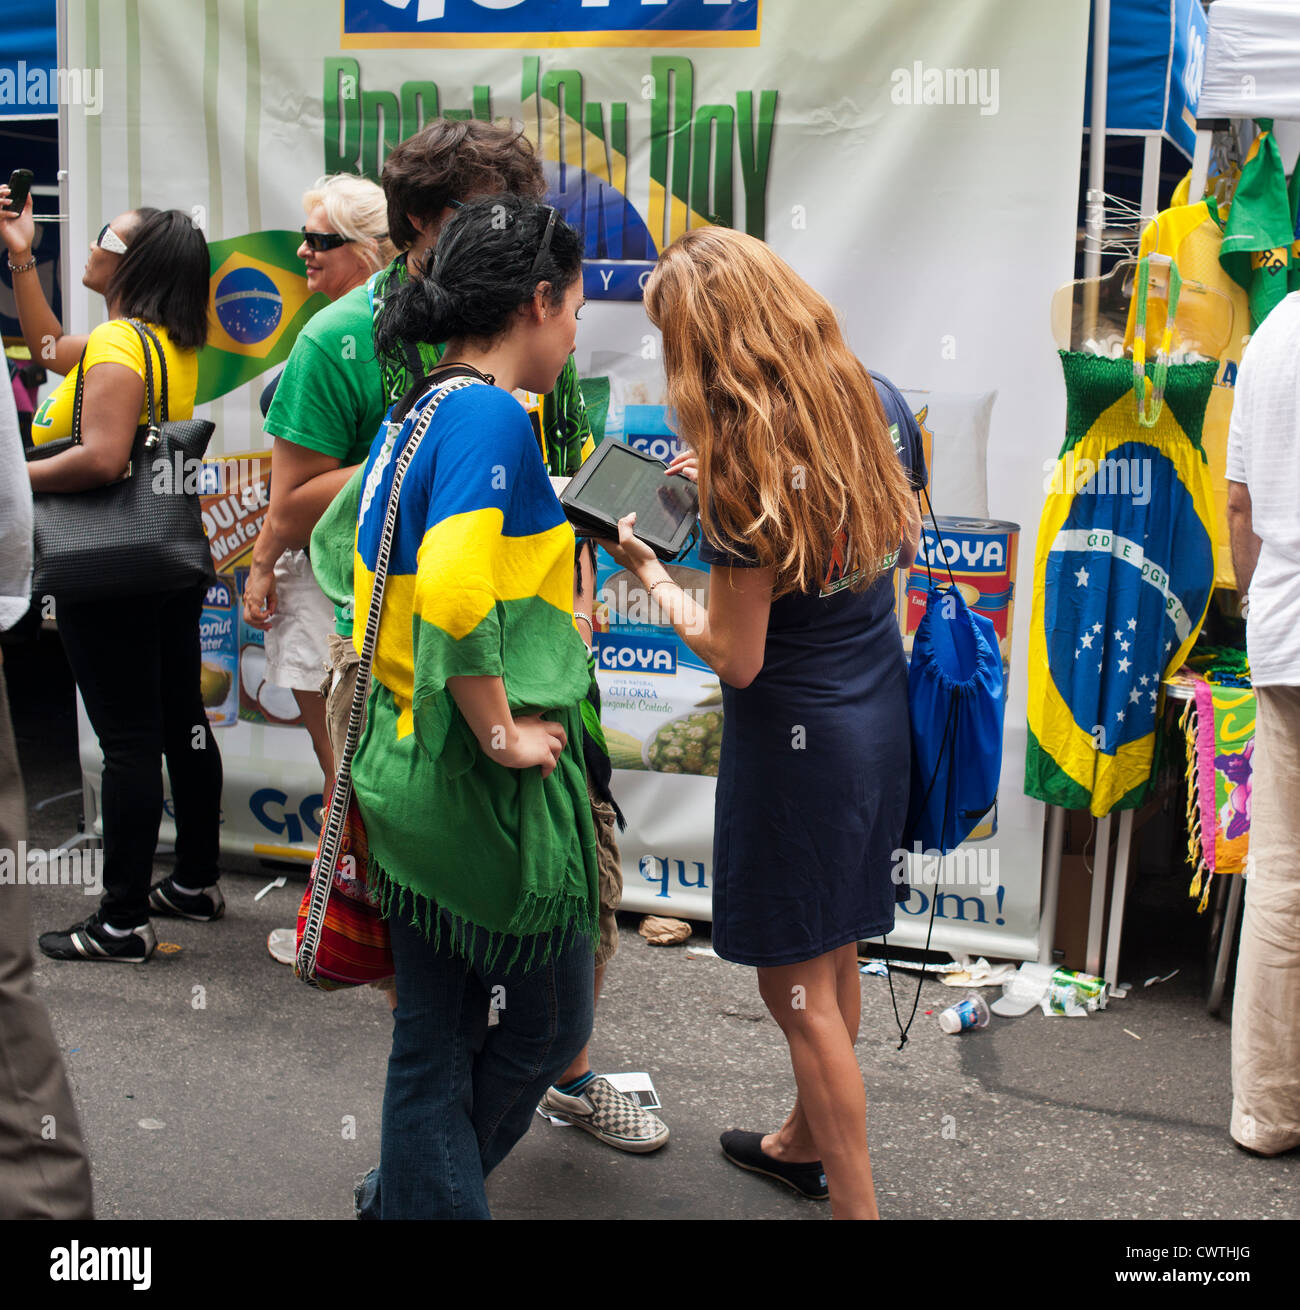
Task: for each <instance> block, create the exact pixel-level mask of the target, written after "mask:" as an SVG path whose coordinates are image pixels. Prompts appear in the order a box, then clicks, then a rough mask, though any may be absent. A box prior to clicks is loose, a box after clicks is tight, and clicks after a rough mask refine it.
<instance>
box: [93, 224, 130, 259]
mask: <svg viewBox="0 0 1300 1310" xmlns="http://www.w3.org/2000/svg"><path fill="white" fill-rule="evenodd" d="M95 244H96V245H97V246H98V247H99V248H100V249H101V250H107V251H108V253H109V254H110V255H125V254H126V242H125V241H123V240H122V238H121V237H120V236H118V235H117V233H116V232H114V231H113V229H112V228H111V227H109V225H108V224H107V223H105V224H104V226H103V227H101V228H100V229H99V235H98V236H97V237H96V238H95Z"/></svg>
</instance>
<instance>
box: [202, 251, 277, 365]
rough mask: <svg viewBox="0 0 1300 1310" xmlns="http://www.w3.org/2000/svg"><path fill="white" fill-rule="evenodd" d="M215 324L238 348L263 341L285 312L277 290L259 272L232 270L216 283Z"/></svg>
mask: <svg viewBox="0 0 1300 1310" xmlns="http://www.w3.org/2000/svg"><path fill="white" fill-rule="evenodd" d="M213 304H214V306H215V308H216V311H217V321H218V322H219V323H220V324H221V326H222V327H223V328H224V329H225V330H226V332H227V333H228V334H229V335H230V337H231V338H232V340H235V341H238V342H239V343H240V344H241V345H245V346H250V345H254V344H256V343H257V342H259V341H264V340H266V338H267V337H269V336H270V335H271V333H272V332H274V331H275V329H276V327H277V326H278V325H279V322H280V316H281V315H282V314H283V313H284V302H283V301H282V300H281V298H280V289H279V288H278V287H277V286H276V285H275V283H274V282H273V281H272V280H271V279H270V278H269V277H268V276H267V275H266V274H265V273H263V272H262V271H261V270H260V269H256V268H236V269H232V270H231V271H230V272H229V273H227V274H226V276H225V277H223V278H222V279H221V281H220V282H218V283H217V293H216V295H215V296H214V297H213Z"/></svg>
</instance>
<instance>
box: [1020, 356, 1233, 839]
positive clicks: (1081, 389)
mask: <svg viewBox="0 0 1300 1310" xmlns="http://www.w3.org/2000/svg"><path fill="white" fill-rule="evenodd" d="M1061 360H1062V364H1063V366H1064V369H1065V384H1066V395H1067V417H1066V437H1065V442H1064V444H1063V446H1062V447H1061V452H1060V455H1059V457H1058V459H1057V463H1056V466H1055V469H1054V470H1053V472H1052V474H1051V481H1050V489H1049V491H1048V496H1047V503H1046V504H1045V505H1044V507H1043V514H1042V518H1041V520H1040V522H1039V525H1038V546H1037V550H1036V552H1035V558H1034V597H1033V620H1032V627H1031V633H1030V647H1029V685H1028V713H1029V746H1028V751H1027V755H1026V759H1025V792H1026V794H1027V795H1029V796H1033V797H1036V798H1037V799H1039V800H1043V801H1046V802H1048V803H1049V804H1051V805H1061V806H1064V807H1066V808H1068V809H1090V810H1091V811H1092V813H1093V814H1095V815H1103V814H1108V813H1110V811H1111V810H1115V809H1133V808H1136V807H1137V806H1139V805H1141V804H1142V803H1143V801H1144V800H1145V798H1146V794H1147V791H1148V789H1149V786H1150V781H1151V770H1152V765H1153V763H1154V757H1155V729H1156V712H1157V709H1158V706H1159V699H1160V684H1161V680H1162V679H1163V677H1164V676H1165V674H1166V673H1167V672H1168V671H1170V670H1173V669H1177V668H1178V667H1179V665H1181V664H1182V662H1183V660H1184V658H1185V657H1186V655H1187V653H1188V651H1190V650H1191V648H1192V645H1193V643H1194V642H1195V641H1196V636H1197V633H1198V632H1199V631H1200V628H1201V624H1202V622H1203V621H1204V619H1205V614H1206V611H1207V609H1208V608H1209V603H1210V595H1211V592H1212V590H1213V586H1214V538H1213V526H1212V525H1213V521H1214V520H1213V514H1214V498H1213V492H1212V489H1211V485H1210V474H1209V466H1208V464H1207V463H1206V458H1205V453H1204V451H1203V450H1202V449H1201V423H1202V420H1203V419H1204V416H1205V408H1206V404H1207V403H1208V401H1209V397H1210V389H1211V387H1212V386H1213V384H1214V377H1215V374H1216V372H1217V370H1218V363H1217V361H1214V360H1209V361H1207V362H1204V363H1196V364H1175V365H1171V366H1169V369H1168V377H1167V381H1166V384H1165V394H1164V405H1163V407H1162V408H1161V409H1160V411H1159V414H1158V416H1157V418H1156V420H1155V424H1154V426H1151V427H1144V426H1142V425H1141V423H1140V422H1139V420H1138V411H1137V401H1136V396H1135V391H1134V386H1133V362H1132V360H1130V359H1109V358H1106V357H1105V356H1100V355H1089V354H1081V353H1075V352H1070V351H1062V352H1061ZM1152 368H1154V365H1148V376H1150V373H1151V370H1152Z"/></svg>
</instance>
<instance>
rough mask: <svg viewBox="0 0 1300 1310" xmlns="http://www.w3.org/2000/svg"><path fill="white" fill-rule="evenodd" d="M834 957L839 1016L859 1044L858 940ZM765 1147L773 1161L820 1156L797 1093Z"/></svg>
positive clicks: (800, 1161)
mask: <svg viewBox="0 0 1300 1310" xmlns="http://www.w3.org/2000/svg"><path fill="white" fill-rule="evenodd" d="M831 956H832V958H833V959H834V960H835V967H836V974H835V979H836V989H835V995H836V1000H837V1002H838V1004H839V1010H840V1016H841V1017H842V1018H843V1020H844V1026H845V1028H847V1029H848V1032H849V1036H850V1037H851V1038H852V1040H853V1042H854V1043H855V1044H856V1042H857V1040H858V1026H859V1023H860V1021H861V1018H862V975H861V974H860V973H859V972H858V947H857V943H856V942H849V944H848V945H847V946H841V947H840V948H839V949H838V950H836V951H832V952H831ZM762 1150H763V1153H764V1154H765V1155H770V1156H771V1157H772V1158H773V1159H774V1160H785V1161H786V1162H787V1163H789V1164H806V1163H808V1162H809V1161H812V1160H816V1159H818V1158H819V1157H818V1155H817V1147H816V1144H815V1143H814V1142H813V1139H812V1132H811V1130H810V1129H809V1127H808V1120H807V1119H806V1118H805V1117H804V1113H803V1107H802V1106H801V1105H800V1103H799V1098H798V1096H796V1097H795V1098H794V1109H792V1110H791V1111H790V1113H789V1114H788V1115H787V1116H786V1120H785V1123H783V1124H782V1125H781V1127H780V1128H779V1129H777V1131H776V1132H774V1133H768V1134H767V1136H766V1137H764V1138H763V1142H762Z"/></svg>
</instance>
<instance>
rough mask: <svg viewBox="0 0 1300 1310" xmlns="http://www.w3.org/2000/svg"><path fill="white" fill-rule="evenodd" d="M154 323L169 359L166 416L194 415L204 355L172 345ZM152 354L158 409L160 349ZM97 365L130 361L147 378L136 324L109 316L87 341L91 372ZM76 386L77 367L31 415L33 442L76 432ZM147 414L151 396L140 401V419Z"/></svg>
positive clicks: (85, 366) (85, 364)
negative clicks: (195, 395)
mask: <svg viewBox="0 0 1300 1310" xmlns="http://www.w3.org/2000/svg"><path fill="white" fill-rule="evenodd" d="M150 327H153V330H154V332H155V334H156V335H157V337H158V340H159V341H161V342H162V346H163V354H164V356H165V357H166V359H167V416H168V418H193V416H194V392H195V388H196V387H197V386H198V381H199V356H198V352H197V351H194V350H179V349H178V348H177V347H176V346H175V345H173V344H172V339H171V337H169V336H168V335H167V329H166V328H161V327H157V326H155V325H154V324H150ZM149 350H150V353H151V354H152V355H153V384H154V391H155V394H156V395H157V398H158V409H159V414H161V412H162V370H161V369H160V368H159V366H158V352H157V350H156V349H155V348H154V347H153V346H152V345H151V346H150V347H149ZM96 364H125V365H126V366H127V368H129V369H131V370H132V371H133V372H134V373H136V374H137V375H138V376H139V378H140V380H141V381H142V382H143V381H144V347H143V346H142V344H141V342H140V338H139V336H138V335H137V334H136V330H135V328H133V327H132V326H131V325H130V323H128V322H127V321H126V320H125V319H124V318H115V319H110V320H109V322H107V323H101V324H100V325H99V327H97V328H96V329H95V330H94V331H93V332H92V333H91V334H90V337H89V339H88V340H87V342H86V355H85V360H84V362H83V364H82V367H83V369H84V370H85V371H86V372H87V373H89V372H90V370H91V369H92V368H94V367H95V365H96ZM76 389H77V371H76V369H73V371H72V372H71V373H69V374H68V376H67V377H65V378H64V379H63V381H62V382H60V383H59V385H58V386H57V387H55V388H54V390H53V391H51V392H50V394H49V395H48V396H46V398H45V400H44V401H43V402H42V404H41V407H40V408H39V409H38V410H37V411H36V413H35V414H34V415H33V417H32V444H33V445H34V446H40V445H44V443H45V442H47V441H57V440H58V439H59V438H61V437H70V436H71V435H72V398H73V395H74V394H75V392H76ZM147 418H148V398H147V397H146V398H145V399H144V400H142V401H141V402H140V422H141V423H144V422H145V421H146V420H147Z"/></svg>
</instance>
